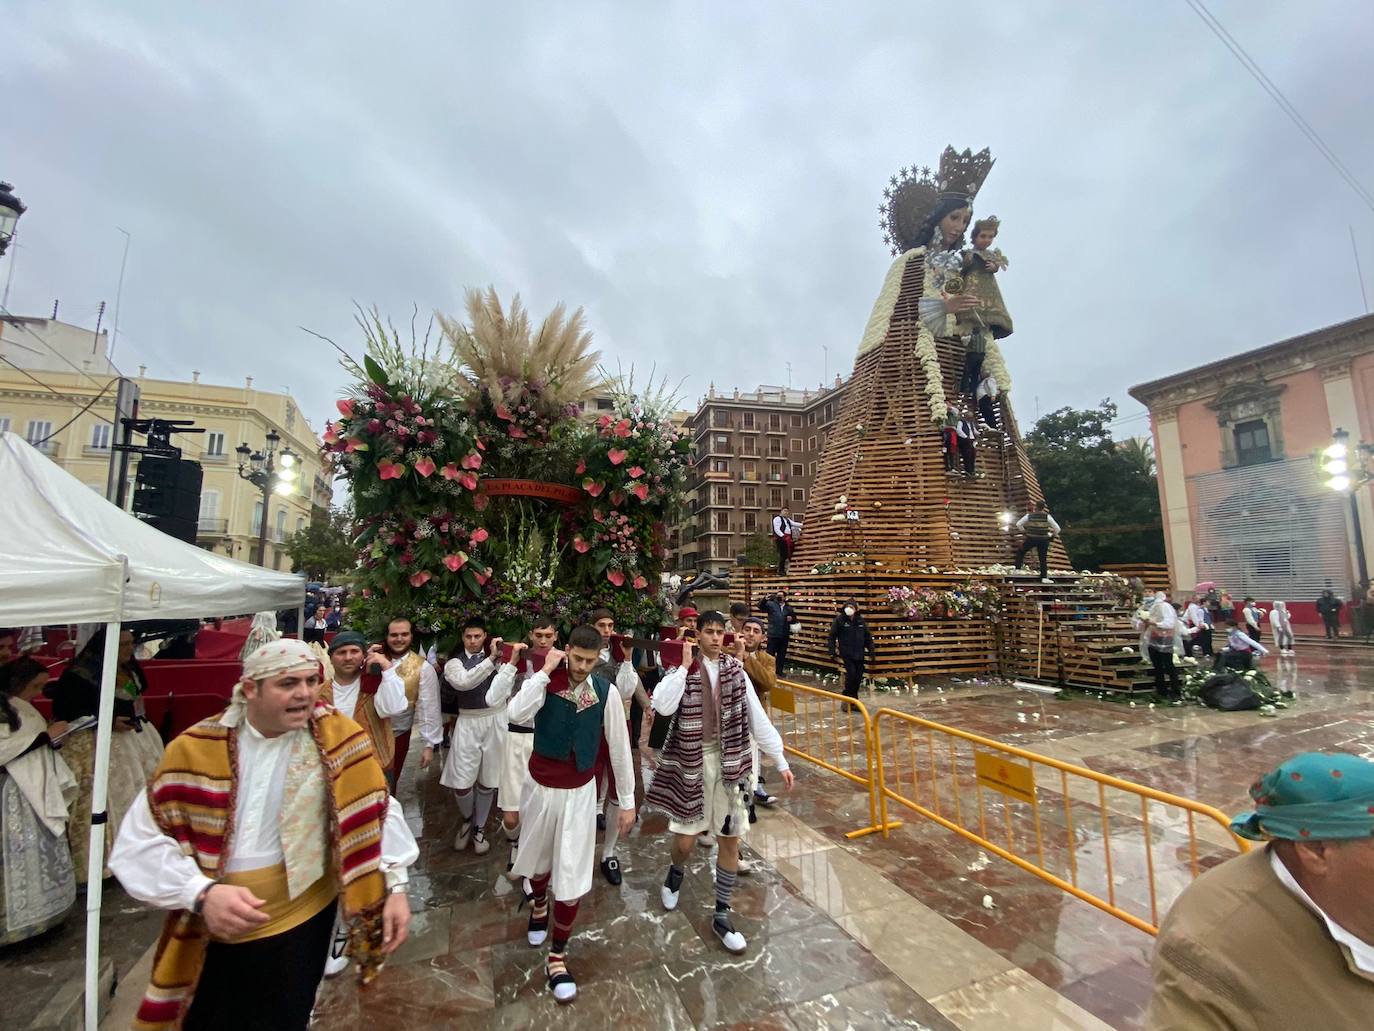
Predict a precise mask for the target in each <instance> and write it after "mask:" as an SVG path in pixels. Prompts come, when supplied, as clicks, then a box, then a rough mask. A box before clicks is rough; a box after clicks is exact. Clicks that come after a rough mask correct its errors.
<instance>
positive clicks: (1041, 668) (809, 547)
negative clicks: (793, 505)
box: [731, 257, 1138, 690]
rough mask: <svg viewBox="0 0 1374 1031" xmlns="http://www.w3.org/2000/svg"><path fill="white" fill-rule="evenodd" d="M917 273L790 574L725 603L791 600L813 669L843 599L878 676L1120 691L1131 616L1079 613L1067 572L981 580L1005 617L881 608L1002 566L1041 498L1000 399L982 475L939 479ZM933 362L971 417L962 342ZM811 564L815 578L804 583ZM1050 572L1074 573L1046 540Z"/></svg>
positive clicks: (830, 466) (858, 366)
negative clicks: (916, 614) (895, 594)
mask: <svg viewBox="0 0 1374 1031" xmlns="http://www.w3.org/2000/svg"><path fill="white" fill-rule="evenodd" d="M924 271H925V264H924V260H923V258H921V257H917V258H914V259H912V260H910V261H908V262H907V263H906V265H905V267H904V270H903V273H902V279H901V287H900V292H899V295H898V298H897V302H896V305H895V307H894V309H893V313H892V317H891V319H890V321H889V324H888V328H887V332H886V336H885V337H884V340H883V343H882V344H881V345H879V346H877V347H874V348H872V349H871V350H869V351H867V352H865V353H864V354H861V355H860V356H859V358H858V359H857V361H856V362H855V366H854V372H853V377H852V379H851V381H850V386H849V389H848V390H846V391H845V395H844V402H843V405H842V407H841V409H840V412H839V414H838V416H837V417H836V419H835V426H834V429H833V430H832V432H831V435H830V437H829V440H828V441H827V446H826V450H825V454H824V456H823V457H822V460H821V464H820V468H819V469H818V470H817V474H816V478H815V480H814V481H813V485H812V489H811V497H810V501H809V503H808V505H807V511H806V519H805V532H804V534H803V536H802V539H801V541H800V542H799V543H798V547H797V550H796V553H795V554H794V556H793V558H792V563H791V568H790V570H789V575H788V576H786V577H776V576H772V575H769V574H761V573H756V572H751V571H748V570H744V571H741V572H740V574H739V575H738V576H736V577H735V582H734V587H733V588H732V591H731V598H732V600H737V601H745V602H747V603H749V604H750V606H751V607H753V606H754V605H755V604H756V603H757V601H758V600H759V598H760V597H761V596H762V595H764V594H767V593H771V592H773V591H776V590H786V591H787V592H788V593H789V600H790V601H791V604H792V605H793V607H794V608H795V609H796V610H797V612H798V616H799V618H800V622H801V624H802V629H801V631H800V633H799V634H797V635H796V636H795V637H794V639H793V641H792V644H791V650H790V654H791V655H792V656H793V657H795V658H796V659H798V660H799V661H803V662H807V663H812V664H816V665H821V666H825V665H833V664H832V663H830V662H829V658H828V655H827V651H826V639H827V636H828V632H829V629H830V624H831V621H832V620H833V619H834V618H835V615H836V613H837V612H838V610H839V608H840V607H841V605H842V604H843V603H844V601H846V600H848V599H853V600H854V601H856V602H857V603H858V605H859V607H860V609H861V610H862V611H863V612H864V613H865V616H866V618H867V620H868V622H869V625H870V628H871V630H872V632H873V636H874V638H875V640H876V643H877V650H878V660H877V662H876V664H875V665H874V667H873V669H872V670H871V674H872V675H874V676H877V677H897V678H905V679H910V678H914V677H915V676H918V675H920V674H923V673H926V674H960V675H970V674H979V673H983V674H1001V675H1003V676H1009V677H1020V678H1028V677H1029V678H1037V677H1038V678H1039V679H1042V680H1049V681H1056V680H1059V679H1060V678H1061V676H1062V677H1065V678H1067V681H1066V682H1069V683H1075V684H1083V685H1085V686H1094V687H1102V688H1106V689H1126V690H1129V689H1130V683H1132V681H1130V678H1129V677H1128V676H1126V675H1125V674H1122V675H1118V673H1119V672H1120V670H1119V668H1120V667H1123V666H1124V665H1125V663H1124V662H1123V660H1122V658H1121V656H1123V655H1124V654H1125V653H1124V652H1122V651H1121V648H1122V647H1124V644H1125V641H1124V638H1123V637H1122V635H1123V634H1125V633H1128V632H1129V630H1130V622H1129V620H1130V614H1129V613H1128V612H1125V611H1116V610H1112V611H1107V609H1110V608H1111V607H1110V605H1108V604H1107V603H1106V602H1100V603H1098V602H1093V603H1089V601H1088V600H1087V599H1086V598H1083V595H1082V591H1081V589H1080V588H1079V587H1078V578H1077V576H1073V577H1068V576H1062V575H1061V576H1059V577H1054V578H1053V579H1054V581H1055V582H1054V583H1051V584H1042V583H1040V578H1039V577H1038V576H1034V575H1030V574H1021V575H1008V574H1007V571H1006V570H1005V569H998V570H995V571H990V572H988V573H984V574H978V576H979V578H980V579H985V580H990V581H992V582H993V583H995V584H997V585H998V586H999V588H1000V589H1001V590H1002V592H1003V597H1004V598H1005V599H1006V601H1007V608H1006V610H1005V613H1004V615H1003V617H1002V619H1001V620H1000V621H998V620H988V619H943V620H921V621H912V620H910V619H907V618H906V617H905V616H904V615H899V614H897V613H895V612H894V611H893V610H892V608H891V606H890V605H889V597H888V590H889V588H892V587H933V588H936V589H949V588H952V587H955V586H957V585H958V584H959V583H961V582H963V581H964V580H966V579H967V578H968V576H969V573H967V572H960V571H961V570H977V569H986V568H987V567H991V566H999V565H1000V566H1004V567H1005V566H1007V565H1010V563H1011V561H1012V559H1013V558H1014V554H1015V548H1016V544H1017V540H1016V538H1015V536H1014V534H1013V532H1012V531H1011V530H1010V529H1009V527H1008V525H1007V524H1008V521H1009V519H1016V518H1019V517H1020V516H1021V515H1022V514H1024V513H1025V512H1026V511H1027V510H1028V508H1029V506H1030V504H1031V503H1032V502H1033V501H1039V500H1041V499H1042V497H1043V495H1042V494H1041V492H1040V485H1039V483H1038V482H1037V480H1036V477H1035V471H1034V469H1033V468H1032V467H1031V464H1030V461H1029V459H1028V458H1027V457H1026V454H1025V450H1024V448H1023V446H1022V443H1021V435H1020V431H1019V429H1018V427H1017V424H1016V418H1015V414H1014V413H1013V411H1012V408H1011V405H1010V404H1009V403H1008V400H1007V397H1006V395H1005V394H1004V395H1003V396H1002V398H1001V399H999V401H998V403H997V409H998V417H999V418H998V421H999V425H1000V430H998V431H986V432H984V433H983V434H982V435H981V436H980V438H979V440H978V452H977V453H978V461H977V468H978V476H977V477H976V478H974V479H964V478H962V477H960V476H950V475H947V474H946V472H945V467H944V459H943V455H942V449H941V445H942V440H941V434H940V431H939V429H938V428H937V426H936V424H935V423H934V422H932V420H931V411H930V397H929V395H928V392H927V389H926V387H927V383H926V374H925V371H924V369H923V367H922V365H921V362H920V361H919V360H918V358H917V355H916V344H917V335H918V328H919V327H918V323H917V302H918V301H919V299H920V296H921V290H922V285H923V281H924ZM936 351H937V354H938V356H939V364H940V373H941V377H940V378H941V386H942V388H943V390H944V393H945V396H946V397H947V398H948V399H950V400H952V401H954V402H955V403H956V404H957V403H960V402H961V401H963V402H964V403H966V404H968V405H969V406H970V407H971V404H972V399H971V398H970V399H961V398H960V397H959V393H958V388H959V379H960V375H961V372H962V370H963V364H964V345H963V344H962V342H961V341H959V340H958V339H955V338H937V340H936ZM845 506H848V507H849V508H851V509H854V510H855V511H857V513H858V519H857V521H851V520H848V519H845V518H843V517H841V518H839V519H835V518H832V517H833V516H835V515H836V514H837V513H839V512H841V511H842V510H843V508H844V507H845ZM815 567H820V569H821V570H822V571H818V572H815V573H813V572H811V570H812V569H813V568H815ZM1050 567H1051V570H1054V569H1059V570H1064V569H1068V568H1072V567H1071V566H1070V564H1069V558H1068V555H1067V553H1066V552H1065V551H1064V547H1063V544H1062V543H1061V542H1060V541H1059V540H1055V541H1054V542H1053V543H1052V545H1051V548H1050ZM1075 598H1080V599H1082V604H1081V605H1080V606H1079V609H1078V610H1072V611H1081V612H1082V613H1083V614H1082V615H1081V616H1079V617H1075V618H1073V619H1070V618H1069V616H1068V613H1069V612H1070V611H1071V610H1070V609H1068V608H1054V607H1053V606H1054V605H1056V604H1057V603H1058V602H1064V603H1067V602H1069V601H1071V600H1073V599H1075ZM1102 606H1106V609H1102V608H1101V607H1102ZM1047 609H1048V610H1049V611H1052V612H1053V615H1048V614H1046V612H1047ZM1099 610H1100V612H1099ZM1090 611H1091V612H1092V613H1093V614H1092V615H1089V614H1088V613H1089V612H1090ZM1098 614H1100V615H1101V616H1102V620H1101V621H1100V625H1099V622H1098V621H1097V615H1098ZM1051 628H1052V629H1051ZM1130 636H1131V638H1132V640H1133V639H1134V635H1133V634H1131V635H1130ZM1047 637H1048V638H1049V639H1050V640H1049V642H1048V643H1047V641H1046V638H1047ZM1032 638H1033V639H1034V645H1032V644H1031V641H1032ZM1137 659H1138V656H1137Z"/></svg>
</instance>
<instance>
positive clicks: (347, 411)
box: [334, 398, 353, 419]
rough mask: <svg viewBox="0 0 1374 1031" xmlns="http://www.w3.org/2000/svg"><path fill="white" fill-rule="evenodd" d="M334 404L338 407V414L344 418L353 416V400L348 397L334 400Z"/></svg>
mask: <svg viewBox="0 0 1374 1031" xmlns="http://www.w3.org/2000/svg"><path fill="white" fill-rule="evenodd" d="M334 406H335V407H336V408H338V409H339V414H340V415H342V416H343V417H344V418H345V419H351V418H353V402H352V400H350V399H349V398H343V399H341V400H338V401H335V402H334Z"/></svg>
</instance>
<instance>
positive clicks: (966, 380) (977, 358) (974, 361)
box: [959, 351, 986, 397]
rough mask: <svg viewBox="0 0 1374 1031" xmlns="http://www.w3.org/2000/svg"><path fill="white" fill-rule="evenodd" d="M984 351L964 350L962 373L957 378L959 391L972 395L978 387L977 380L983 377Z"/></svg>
mask: <svg viewBox="0 0 1374 1031" xmlns="http://www.w3.org/2000/svg"><path fill="white" fill-rule="evenodd" d="M985 353H986V352H984V351H965V352H964V375H963V376H962V377H961V378H960V380H959V393H961V394H967V395H968V396H969V397H972V396H973V393H974V391H976V390H977V389H978V381H979V380H981V379H982V378H983V355H984V354H985Z"/></svg>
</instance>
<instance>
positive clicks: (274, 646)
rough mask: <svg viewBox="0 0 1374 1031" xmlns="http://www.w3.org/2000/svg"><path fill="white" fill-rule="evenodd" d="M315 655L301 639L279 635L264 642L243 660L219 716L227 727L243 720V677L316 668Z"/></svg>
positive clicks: (261, 678)
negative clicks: (269, 641)
mask: <svg viewBox="0 0 1374 1031" xmlns="http://www.w3.org/2000/svg"><path fill="white" fill-rule="evenodd" d="M319 668H320V659H319V656H317V655H316V654H315V651H314V649H312V648H311V647H310V645H308V644H306V643H305V642H304V641H296V640H293V639H291V638H286V637H283V638H281V639H279V640H276V641H272V642H271V643H270V644H264V645H263V646H262V647H260V648H258V649H257V650H256V651H254V652H253V653H252V654H251V655H249V656H248V657H247V658H246V659H244V660H243V677H242V678H241V679H240V680H239V682H238V683H237V684H235V685H234V693H233V695H232V696H231V697H230V699H229V709H228V711H227V712H225V714H224V717H223V719H221V720H220V722H221V723H223V724H224V725H225V726H227V727H236V726H238V725H239V724H240V723H241V722H243V712H244V708H245V707H246V704H247V703H246V702H245V700H244V697H243V682H244V681H245V680H266V679H267V678H268V677H277V676H281V675H282V674H283V673H291V672H294V671H295V670H299V669H308V670H318V669H319Z"/></svg>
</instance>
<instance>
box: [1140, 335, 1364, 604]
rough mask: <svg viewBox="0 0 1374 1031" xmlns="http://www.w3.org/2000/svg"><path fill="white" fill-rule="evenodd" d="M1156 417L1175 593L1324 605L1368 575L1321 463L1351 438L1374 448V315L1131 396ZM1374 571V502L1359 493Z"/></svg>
mask: <svg viewBox="0 0 1374 1031" xmlns="http://www.w3.org/2000/svg"><path fill="white" fill-rule="evenodd" d="M1130 393H1131V396H1132V397H1134V398H1135V399H1136V400H1138V401H1140V402H1141V403H1142V404H1143V405H1145V406H1146V407H1147V408H1148V409H1149V410H1150V421H1151V423H1152V426H1153V431H1154V446H1155V460H1156V463H1157V465H1158V469H1159V498H1160V508H1161V510H1162V513H1163V519H1164V536H1165V542H1166V544H1167V547H1168V554H1169V566H1170V570H1171V573H1172V577H1173V582H1174V585H1175V587H1179V588H1185V589H1191V588H1192V587H1193V585H1194V584H1196V583H1197V582H1199V581H1204V580H1215V581H1217V583H1218V584H1220V585H1221V586H1222V587H1224V588H1226V589H1227V590H1230V591H1231V592H1232V593H1233V594H1254V595H1255V596H1256V597H1257V598H1260V599H1262V600H1274V599H1283V600H1286V601H1294V600H1296V601H1311V600H1313V599H1314V598H1315V597H1316V595H1317V594H1318V593H1319V592H1320V591H1321V589H1322V588H1323V587H1324V586H1326V585H1327V584H1328V583H1329V584H1330V586H1332V587H1333V588H1334V589H1335V590H1336V591H1337V592H1338V593H1340V594H1342V595H1343V596H1348V592H1349V591H1350V589H1351V585H1352V583H1353V581H1354V580H1356V579H1357V578H1358V573H1357V572H1356V571H1357V570H1358V568H1359V562H1358V559H1357V557H1356V554H1355V551H1354V548H1355V544H1354V541H1355V539H1356V537H1357V535H1356V533H1355V532H1354V530H1355V527H1354V526H1353V525H1352V523H1353V518H1354V517H1353V516H1352V513H1351V506H1350V504H1349V500H1348V496H1347V495H1343V494H1338V493H1337V492H1335V491H1333V490H1331V489H1330V488H1329V487H1328V486H1326V483H1325V480H1326V477H1325V475H1324V474H1323V472H1322V470H1321V468H1320V464H1319V462H1318V460H1317V456H1319V455H1320V453H1321V452H1322V450H1323V449H1325V448H1326V447H1327V446H1329V445H1330V444H1331V439H1332V433H1333V431H1335V430H1336V429H1337V428H1341V429H1344V430H1346V431H1348V432H1349V434H1350V440H1351V443H1352V444H1354V443H1356V442H1359V441H1364V442H1369V443H1374V316H1370V315H1366V316H1362V317H1361V318H1358V319H1352V320H1350V321H1349V322H1342V323H1339V324H1337V325H1334V326H1328V327H1326V328H1325V329H1319V330H1316V331H1315V332H1312V333H1307V334H1304V335H1302V336H1298V337H1294V338H1292V339H1290V340H1282V341H1279V342H1278V343H1275V344H1269V345H1268V346H1266V347H1261V348H1258V349H1256V350H1253V351H1247V352H1245V353H1244V354H1238V355H1235V356H1234V357H1231V358H1225V359H1222V360H1220V361H1216V362H1211V363H1209V364H1207V365H1203V366H1201V367H1199V368H1196V369H1189V370H1188V371H1186V372H1180V373H1175V374H1174V375H1172V376H1166V377H1164V378H1163V379H1158V380H1154V381H1153V382H1150V383H1143V384H1141V385H1140V386H1137V387H1132V388H1131V391H1130ZM1352 489H1353V490H1355V492H1356V493H1355V501H1356V506H1357V509H1358V512H1359V519H1360V521H1361V524H1362V526H1363V528H1364V531H1365V532H1364V534H1363V537H1364V548H1365V552H1366V561H1367V563H1368V564H1369V565H1370V566H1371V567H1374V532H1371V531H1374V504H1371V489H1370V486H1369V485H1368V484H1365V485H1360V486H1356V487H1353V488H1352Z"/></svg>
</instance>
